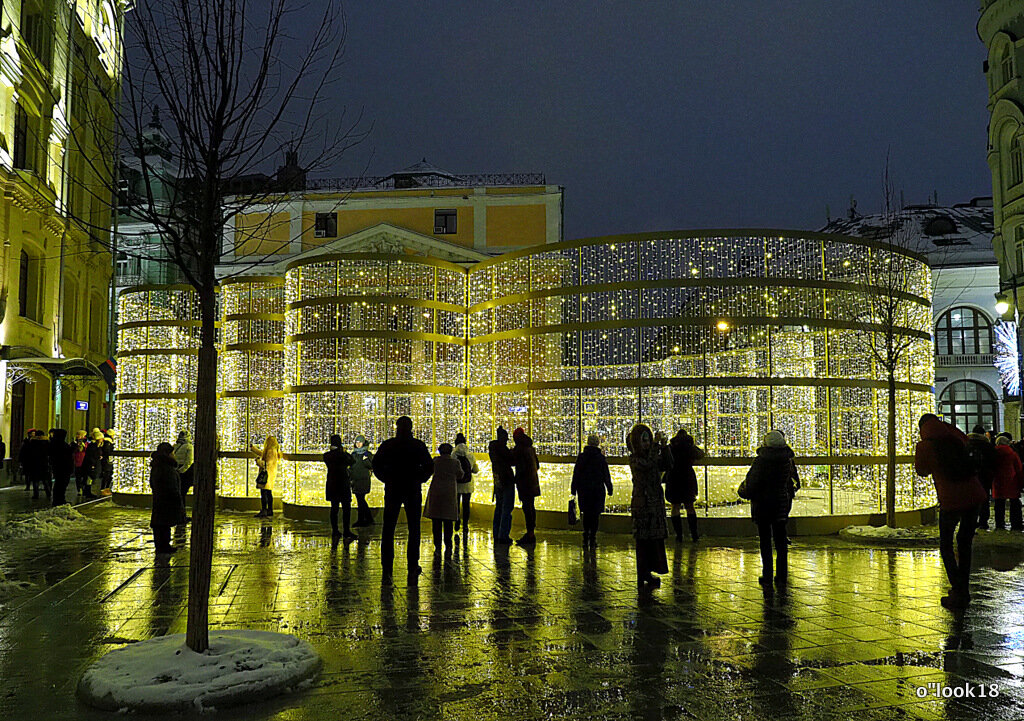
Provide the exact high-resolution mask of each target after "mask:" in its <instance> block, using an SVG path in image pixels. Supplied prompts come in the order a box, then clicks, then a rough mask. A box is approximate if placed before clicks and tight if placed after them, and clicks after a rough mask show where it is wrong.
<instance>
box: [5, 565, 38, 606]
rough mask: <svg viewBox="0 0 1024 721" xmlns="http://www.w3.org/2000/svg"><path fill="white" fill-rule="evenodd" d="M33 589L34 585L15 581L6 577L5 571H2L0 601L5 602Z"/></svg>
mask: <svg viewBox="0 0 1024 721" xmlns="http://www.w3.org/2000/svg"><path fill="white" fill-rule="evenodd" d="M30 588H33V584H31V583H29V582H28V581H13V580H11V579H9V578H7V576H5V575H4V573H3V571H0V601H4V600H6V599H8V598H10V597H11V596H13V595H14V594H16V593H22V592H23V591H27V590H29V589H30Z"/></svg>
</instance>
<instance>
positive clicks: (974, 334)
mask: <svg viewBox="0 0 1024 721" xmlns="http://www.w3.org/2000/svg"><path fill="white" fill-rule="evenodd" d="M935 349H936V352H937V353H938V354H939V355H979V354H982V353H991V352H992V322H991V321H990V320H989V319H988V318H987V317H986V316H985V314H984V313H982V312H981V311H978V310H975V309H974V308H968V307H966V306H961V307H957V308H950V309H949V310H947V311H946V312H945V313H943V314H942V315H941V316H939V322H938V323H936V324H935Z"/></svg>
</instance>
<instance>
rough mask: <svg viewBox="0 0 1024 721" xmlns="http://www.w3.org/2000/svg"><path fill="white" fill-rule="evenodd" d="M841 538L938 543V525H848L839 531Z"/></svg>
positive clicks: (878, 541) (880, 541) (877, 541)
mask: <svg viewBox="0 0 1024 721" xmlns="http://www.w3.org/2000/svg"><path fill="white" fill-rule="evenodd" d="M839 537H840V538H845V539H846V540H848V541H868V542H875V543H908V542H909V543H938V542H939V527H938V526H911V527H909V528H889V526H847V527H846V528H844V529H843V530H841V531H840V532H839Z"/></svg>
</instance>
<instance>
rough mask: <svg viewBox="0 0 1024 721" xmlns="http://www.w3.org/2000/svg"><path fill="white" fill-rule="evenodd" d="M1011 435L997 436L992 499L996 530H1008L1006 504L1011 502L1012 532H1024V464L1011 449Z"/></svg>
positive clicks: (1001, 434)
mask: <svg viewBox="0 0 1024 721" xmlns="http://www.w3.org/2000/svg"><path fill="white" fill-rule="evenodd" d="M1012 440H1013V437H1012V436H1011V435H1010V434H1009V433H1000V434H999V435H998V436H996V471H995V474H994V476H993V478H992V499H993V501H994V502H995V503H994V505H995V528H996V530H997V531H1002V530H1004V529H1005V528H1006V502H1007V501H1009V502H1010V530H1011V531H1021V530H1024V518H1022V515H1021V503H1020V494H1021V491H1024V464H1022V463H1021V460H1020V458H1019V457H1018V456H1017V452H1016V451H1014V450H1013V448H1011V447H1010V442H1011V441H1012Z"/></svg>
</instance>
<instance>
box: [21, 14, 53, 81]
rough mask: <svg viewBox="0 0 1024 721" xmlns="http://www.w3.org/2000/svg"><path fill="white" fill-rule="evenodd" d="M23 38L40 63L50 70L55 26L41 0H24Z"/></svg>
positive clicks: (22, 15)
mask: <svg viewBox="0 0 1024 721" xmlns="http://www.w3.org/2000/svg"><path fill="white" fill-rule="evenodd" d="M21 39H22V40H23V41H24V42H25V44H26V45H28V47H29V49H31V50H32V53H33V54H34V55H35V56H36V59H37V60H38V61H39V62H40V64H41V65H42V66H43V67H44V68H46V69H47V70H49V69H50V59H51V55H52V54H53V27H52V26H51V25H50V15H49V13H47V12H45V10H44V8H43V4H42V3H41V2H39V0H22V3H21Z"/></svg>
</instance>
